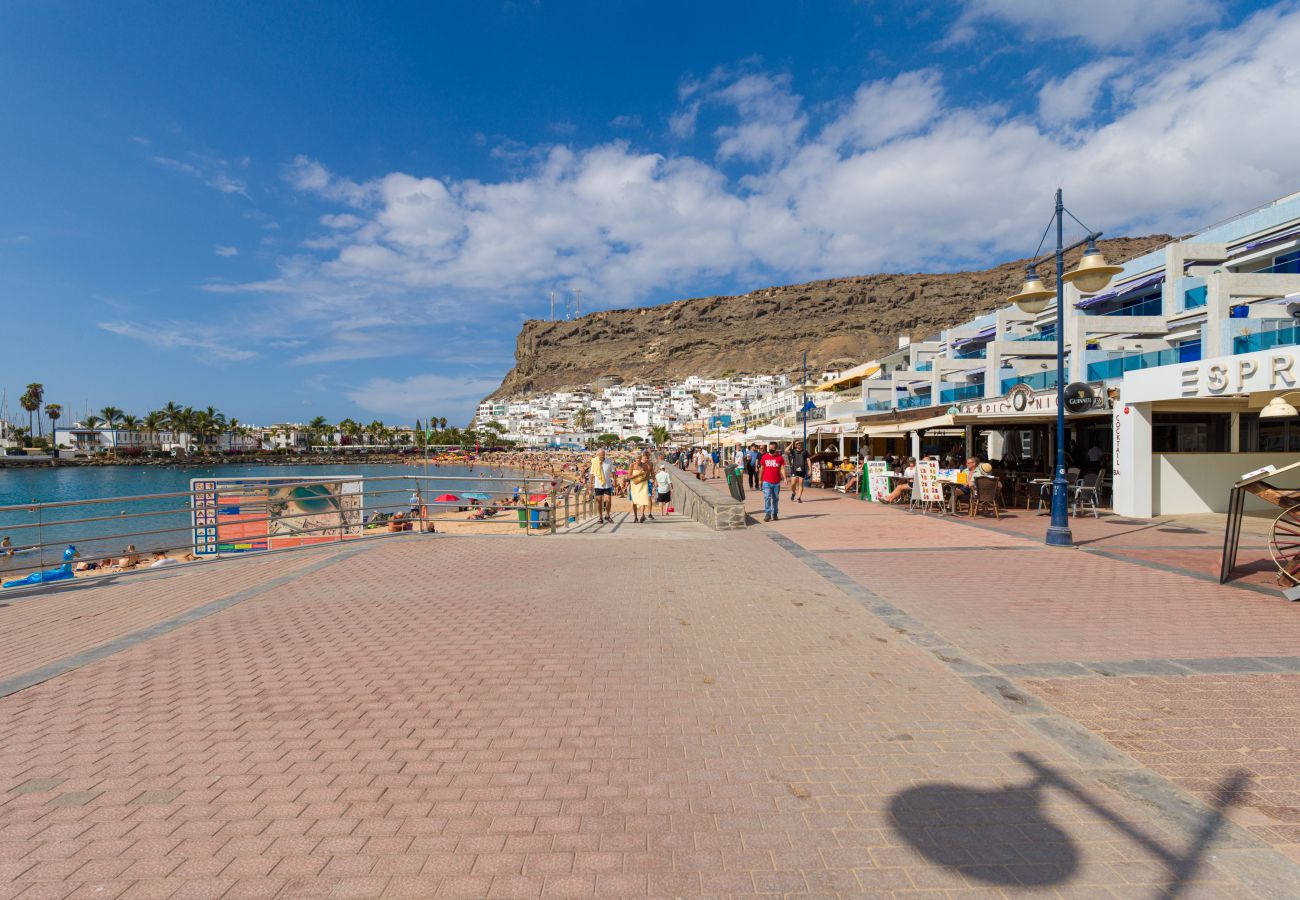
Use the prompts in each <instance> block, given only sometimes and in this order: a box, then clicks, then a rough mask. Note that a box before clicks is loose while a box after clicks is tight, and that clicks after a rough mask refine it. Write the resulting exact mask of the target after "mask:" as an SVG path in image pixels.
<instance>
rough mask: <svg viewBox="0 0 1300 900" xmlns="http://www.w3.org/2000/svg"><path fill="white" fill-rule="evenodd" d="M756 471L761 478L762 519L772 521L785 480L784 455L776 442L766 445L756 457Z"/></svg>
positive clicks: (775, 517) (775, 518) (775, 515)
mask: <svg viewBox="0 0 1300 900" xmlns="http://www.w3.org/2000/svg"><path fill="white" fill-rule="evenodd" d="M758 471H759V474H760V475H761V476H762V479H763V521H764V522H774V521H776V520H777V518H779V517H778V516H777V514H776V505H777V502H778V501H779V500H780V499H781V485H782V483H784V481H785V456H783V455H782V454H781V452H780V451H779V450H777V449H776V444H775V443H771V444H768V445H767V452H766V453H764V454H763V455H762V456H760V457H759V458H758Z"/></svg>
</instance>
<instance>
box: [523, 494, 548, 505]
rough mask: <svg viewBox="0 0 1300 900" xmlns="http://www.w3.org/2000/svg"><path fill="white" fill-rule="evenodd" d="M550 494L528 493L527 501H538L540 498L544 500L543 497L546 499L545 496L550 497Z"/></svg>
mask: <svg viewBox="0 0 1300 900" xmlns="http://www.w3.org/2000/svg"><path fill="white" fill-rule="evenodd" d="M550 496H551V495H550V494H529V495H528V502H530V503H540V502H541V501H542V500H545V499H547V498H548V497H550Z"/></svg>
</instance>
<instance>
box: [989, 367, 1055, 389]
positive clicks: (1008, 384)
mask: <svg viewBox="0 0 1300 900" xmlns="http://www.w3.org/2000/svg"><path fill="white" fill-rule="evenodd" d="M1017 384H1027V385H1029V387H1031V388H1033V389H1034V390H1036V391H1045V390H1047V389H1048V388H1054V387H1056V372H1055V371H1050V372H1039V373H1038V374H1036V375H1011V376H1009V377H1007V378H1003V379H1002V393H1004V394H1005V393H1006V392H1007V391H1009V390H1011V389H1012V388H1013V387H1015V386H1016V385H1017Z"/></svg>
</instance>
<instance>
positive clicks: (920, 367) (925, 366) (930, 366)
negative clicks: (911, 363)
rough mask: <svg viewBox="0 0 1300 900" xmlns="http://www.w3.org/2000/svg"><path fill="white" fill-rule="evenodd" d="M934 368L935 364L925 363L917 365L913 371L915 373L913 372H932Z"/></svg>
mask: <svg viewBox="0 0 1300 900" xmlns="http://www.w3.org/2000/svg"><path fill="white" fill-rule="evenodd" d="M933 368H934V363H932V362H923V363H917V364H916V368H915V369H913V370H912V371H913V372H929V371H930V370H931V369H933Z"/></svg>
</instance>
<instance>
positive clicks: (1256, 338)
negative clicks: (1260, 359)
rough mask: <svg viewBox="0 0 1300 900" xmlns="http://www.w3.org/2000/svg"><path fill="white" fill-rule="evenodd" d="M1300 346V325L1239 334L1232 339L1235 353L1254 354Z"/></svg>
mask: <svg viewBox="0 0 1300 900" xmlns="http://www.w3.org/2000/svg"><path fill="white" fill-rule="evenodd" d="M1296 344H1300V325H1283V326H1282V327H1280V328H1271V329H1269V330H1268V331H1257V332H1255V333H1254V334H1239V335H1237V336H1236V337H1234V338H1233V339H1232V352H1233V353H1254V352H1255V351H1256V350H1271V349H1273V348H1274V347H1292V346H1295V345H1296Z"/></svg>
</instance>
